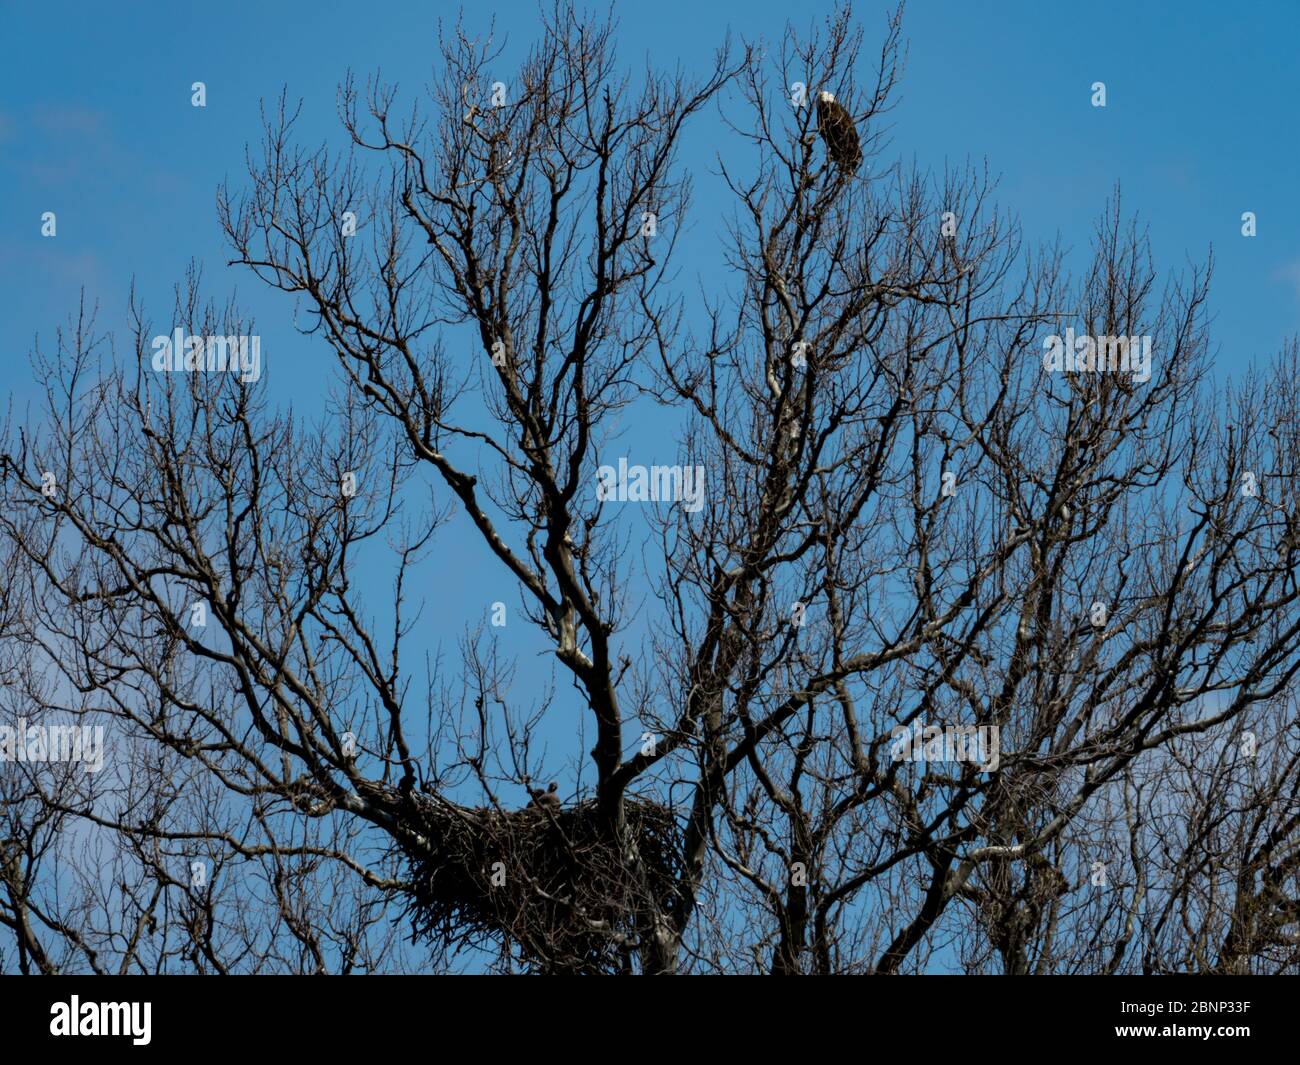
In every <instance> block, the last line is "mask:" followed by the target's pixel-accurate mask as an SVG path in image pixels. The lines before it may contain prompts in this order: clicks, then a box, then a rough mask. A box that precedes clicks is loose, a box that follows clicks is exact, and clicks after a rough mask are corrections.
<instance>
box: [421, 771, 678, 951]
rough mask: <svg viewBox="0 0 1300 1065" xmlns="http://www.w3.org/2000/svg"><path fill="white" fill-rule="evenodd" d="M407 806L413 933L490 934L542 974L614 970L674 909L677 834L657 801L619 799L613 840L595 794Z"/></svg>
mask: <svg viewBox="0 0 1300 1065" xmlns="http://www.w3.org/2000/svg"><path fill="white" fill-rule="evenodd" d="M403 805H404V809H405V810H406V811H410V812H411V813H412V814H413V815H414V820H415V821H416V822H417V824H415V825H412V826H411V827H413V828H415V829H416V830H417V831H418V833H419V836H421V837H422V839H420V840H419V841H418V842H414V841H413V842H406V843H403V844H401V845H400V849H401V852H402V853H403V855H404V857H405V859H406V861H407V863H408V867H409V875H410V881H411V887H410V889H409V892H410V898H409V902H408V905H407V915H408V916H409V917H410V918H411V920H412V924H413V928H414V933H415V936H416V938H417V939H421V938H424V939H429V940H436V941H438V942H441V943H444V944H457V943H470V942H480V943H481V942H485V941H493V942H495V943H497V944H499V945H500V946H502V947H505V948H512V947H513V948H514V949H515V950H517V952H518V954H519V956H520V957H522V958H523V959H524V961H525V962H526V963H528V964H529V965H531V966H532V967H534V968H535V969H537V970H538V971H543V972H575V973H598V972H599V973H608V972H619V971H626V970H627V969H628V968H629V966H630V964H631V957H632V954H633V953H634V952H635V951H636V949H637V947H638V943H639V937H640V936H642V935H644V934H645V933H646V930H647V929H648V928H650V927H653V925H654V922H655V919H656V918H658V919H663V918H666V917H669V916H671V914H672V913H673V911H674V908H675V907H676V905H677V898H678V896H677V893H676V892H677V885H678V883H679V881H680V876H681V873H682V870H683V863H682V843H681V832H680V827H679V825H678V822H677V819H676V818H675V817H674V816H673V815H672V813H671V811H670V810H668V809H667V808H666V807H664V806H661V805H659V804H658V803H654V802H650V801H647V800H644V799H633V798H627V799H625V800H624V811H625V813H624V824H625V830H624V832H623V834H622V835H623V838H622V840H621V842H620V841H619V840H618V839H616V838H615V834H614V833H613V832H612V831H611V830H610V829H609V828H608V827H607V826H606V825H605V824H604V823H603V822H602V820H601V819H600V818H599V817H598V816H597V810H596V804H595V803H594V802H587V803H582V804H579V805H577V806H569V807H558V806H556V807H545V806H529V807H526V808H524V809H522V810H502V809H499V808H471V807H463V806H458V805H456V804H454V803H451V802H448V801H447V800H445V799H442V798H439V797H433V796H427V795H421V794H418V793H416V794H412V795H410V796H408V797H407V801H406V802H405V803H404V804H403Z"/></svg>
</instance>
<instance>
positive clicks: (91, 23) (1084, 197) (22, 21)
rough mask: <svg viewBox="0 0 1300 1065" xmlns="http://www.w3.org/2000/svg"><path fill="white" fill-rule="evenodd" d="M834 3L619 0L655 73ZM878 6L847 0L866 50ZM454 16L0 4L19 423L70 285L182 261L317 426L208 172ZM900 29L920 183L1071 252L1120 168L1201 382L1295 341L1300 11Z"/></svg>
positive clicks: (330, 111) (452, 628)
mask: <svg viewBox="0 0 1300 1065" xmlns="http://www.w3.org/2000/svg"><path fill="white" fill-rule="evenodd" d="M831 6H832V5H831V4H830V3H828V2H825V0H816V2H810V3H802V4H798V5H792V4H789V3H775V2H772V0H743V2H742V0H720V2H714V3H708V4H704V3H699V2H698V0H694V2H682V0H657V2H655V3H653V4H649V3H636V4H632V3H621V4H617V5H616V7H615V11H616V15H617V17H618V20H619V23H620V31H619V40H620V56H621V58H622V59H623V61H625V62H626V63H628V64H629V65H632V66H638V65H640V64H641V63H642V61H643V59H644V57H645V56H646V55H647V53H648V54H649V56H650V57H651V60H652V61H653V62H654V63H656V64H657V65H661V66H664V67H673V66H676V65H677V64H678V63H680V64H681V65H682V66H683V67H684V68H686V69H687V70H690V69H692V68H697V69H702V68H703V67H704V66H705V65H706V64H707V63H708V61H709V58H710V56H711V53H712V50H713V49H714V47H715V46H716V45H717V44H718V43H720V42H721V40H722V39H723V37H724V35H725V34H726V33H727V31H728V29H730V30H731V32H732V34H733V36H735V37H744V38H748V39H757V38H760V37H767V38H776V37H778V36H779V35H780V34H781V32H782V30H783V27H784V25H785V23H786V22H787V20H792V21H793V22H794V23H795V25H796V26H797V27H806V26H807V25H808V24H809V23H810V21H812V20H816V21H818V22H820V20H821V19H822V18H823V17H824V16H825V15H826V14H828V13H829V12H830V10H831ZM891 6H892V5H887V4H883V3H878V2H876V3H859V4H857V5H855V13H856V15H857V17H858V18H859V20H860V21H861V22H862V23H863V25H864V26H865V27H866V29H867V31H868V39H869V41H870V40H872V39H874V37H875V36H877V35H878V34H879V32H880V31H881V30H883V27H884V23H885V17H886V14H887V12H888V10H890V7H891ZM303 11H309V12H310V14H308V15H305V16H304V15H303V14H302V12H303ZM493 16H495V19H496V25H497V27H498V29H499V30H503V31H505V32H506V34H507V35H508V37H509V39H510V42H511V44H512V46H514V47H513V48H512V52H516V53H517V50H519V49H523V48H526V47H527V45H528V44H529V43H530V42H531V40H532V39H533V37H534V34H535V27H536V23H537V6H536V4H535V3H534V2H533V0H522V2H514V0H510V2H505V0H502V2H498V3H495V4H492V3H478V4H475V5H473V6H472V7H471V8H470V10H469V13H468V14H467V17H466V22H467V25H468V27H469V28H470V29H471V30H486V29H487V28H488V25H489V21H490V20H491V19H492V17H493ZM455 17H456V5H455V4H451V3H437V2H431V0H425V2H416V0H404V2H372V3H369V4H364V5H358V4H355V3H352V2H340V0H314V2H313V3H311V4H310V5H303V4H294V5H288V4H270V3H265V2H263V3H257V4H254V3H249V2H245V0H235V2H227V3H222V4H201V5H193V6H191V5H180V4H176V3H175V2H174V0H173V2H170V3H139V4H133V5H130V6H127V5H108V4H89V3H69V2H59V0H44V2H41V3H21V4H19V3H3V2H0V37H2V39H3V40H4V42H5V44H6V45H7V46H8V47H6V49H5V62H4V63H3V64H0V293H3V296H2V297H0V306H3V309H4V313H3V314H2V315H0V388H2V389H3V391H4V392H5V393H8V394H10V395H12V396H13V398H14V401H15V403H16V404H17V406H18V407H19V409H20V410H21V407H22V405H23V404H24V403H25V402H27V401H28V400H30V399H32V398H34V397H35V395H36V392H35V389H34V386H33V382H32V380H31V375H30V371H29V369H28V366H27V355H28V353H29V351H30V350H31V347H32V344H33V341H34V338H36V337H37V336H39V337H41V338H42V340H43V341H45V342H48V341H51V340H52V339H53V333H54V330H55V328H56V327H57V326H58V325H60V324H61V323H62V322H63V321H64V319H65V318H66V317H67V315H68V314H69V313H70V312H72V311H73V310H74V309H75V307H76V304H77V300H78V293H79V291H80V290H81V289H82V288H83V287H84V289H85V291H86V294H87V296H88V298H89V300H90V301H96V300H97V301H98V302H99V304H100V317H99V325H100V328H101V330H116V331H119V332H121V333H122V334H123V335H124V334H125V326H126V313H125V311H126V297H127V291H128V287H129V285H130V283H131V281H132V279H133V278H134V280H135V283H136V286H137V289H138V291H139V293H140V294H141V295H142V297H143V298H144V299H145V301H146V302H147V303H148V305H149V306H150V307H151V308H152V310H153V312H154V316H155V320H156V321H157V320H159V319H163V318H165V317H166V316H167V314H168V313H169V312H170V307H171V293H172V286H173V285H174V284H175V283H176V282H177V281H179V280H180V279H181V278H182V277H183V275H184V271H185V268H186V266H187V264H188V263H189V262H190V260H191V259H195V260H198V261H199V262H200V263H201V264H203V266H204V278H205V283H204V288H205V291H206V294H207V295H208V296H209V297H211V298H213V299H215V300H217V301H218V302H222V301H224V299H225V298H227V297H228V296H230V295H232V294H233V295H236V296H237V297H238V299H239V302H240V304H241V306H242V307H243V308H244V309H246V310H248V311H251V312H252V313H253V314H254V315H255V317H256V319H257V321H258V327H259V329H258V331H259V332H260V333H261V334H262V335H263V337H264V338H265V339H264V344H263V364H264V371H265V374H266V376H267V379H268V385H269V387H270V389H271V394H272V396H273V397H275V398H277V399H278V400H280V401H282V402H289V401H291V400H292V402H294V403H295V404H296V405H298V406H299V408H300V409H302V410H303V411H304V413H308V414H310V413H312V412H313V410H314V408H315V407H316V406H317V404H318V403H319V401H320V400H321V399H323V397H324V395H325V392H326V388H327V383H328V380H329V379H330V378H331V377H332V376H333V374H334V364H333V362H332V360H331V359H330V358H329V357H328V353H327V352H323V351H322V350H321V349H320V348H318V347H313V345H312V344H311V342H310V341H308V340H304V339H303V338H300V337H298V336H296V335H295V334H294V332H293V330H292V327H291V311H292V305H291V303H290V302H289V301H288V300H287V299H286V298H285V297H284V296H282V295H279V294H276V293H270V292H268V291H266V290H264V289H263V288H262V287H261V286H260V284H259V283H258V282H256V280H255V279H253V278H252V277H251V276H250V275H248V274H247V273H244V272H242V271H239V270H237V269H235V268H228V267H226V266H225V265H224V264H225V261H226V259H227V258H228V256H227V254H226V249H225V247H224V245H223V241H222V236H221V233H220V229H219V226H218V224H217V219H216V212H215V203H214V201H215V191H216V188H217V186H218V184H219V183H220V182H221V181H222V180H223V179H226V178H229V179H231V182H232V184H233V185H234V186H236V187H238V186H239V184H240V179H241V176H242V174H243V172H244V148H245V145H246V143H248V142H250V141H256V140H257V137H258V134H259V117H258V105H259V100H261V99H263V98H265V99H268V100H269V99H272V98H274V97H275V96H276V95H277V94H278V93H279V91H280V88H281V86H287V88H288V92H289V95H290V97H291V98H297V97H302V98H304V99H305V101H306V108H305V112H304V123H303V127H302V129H303V132H304V134H305V135H306V137H307V139H309V140H311V139H329V140H330V141H331V142H332V143H334V144H336V145H338V144H341V143H342V140H341V136H340V132H339V129H338V125H337V121H336V119H335V112H334V102H335V95H334V94H335V88H336V86H337V83H338V82H339V80H340V79H341V78H342V77H343V76H344V74H345V73H346V71H347V70H348V69H349V68H351V69H352V70H354V71H356V72H358V73H359V74H361V75H363V76H364V75H365V74H367V73H370V72H373V71H375V70H380V71H382V74H383V75H384V77H385V78H386V79H387V80H389V81H396V82H398V83H400V85H401V86H402V87H403V89H404V90H406V92H405V93H404V97H405V98H408V99H409V96H410V95H411V94H414V93H418V92H419V90H420V88H421V86H422V85H423V83H424V81H425V80H426V77H427V74H428V71H429V68H430V64H431V62H432V59H433V54H434V46H435V40H436V32H437V24H438V20H439V19H443V20H445V21H453V20H454V19H455ZM904 35H905V38H906V40H907V42H908V62H907V66H906V69H905V72H904V77H903V80H902V83H901V102H900V103H899V105H898V107H897V108H896V110H895V111H894V112H892V114H891V116H890V121H891V123H892V126H893V143H892V149H891V153H892V155H893V156H895V157H898V158H902V159H905V160H909V161H910V160H912V159H915V160H916V161H917V163H918V164H920V165H921V166H922V167H926V168H932V169H934V170H937V171H940V172H941V171H942V170H943V167H944V165H945V163H949V164H953V165H956V166H961V165H963V164H964V163H966V162H967V161H970V162H971V163H973V164H975V165H976V166H977V167H983V166H985V165H987V168H988V170H989V172H990V173H991V174H992V175H994V176H997V177H999V178H1000V186H999V190H998V193H997V196H996V199H997V201H998V202H999V204H1000V205H1001V206H1002V207H1004V208H1006V209H1007V210H1009V211H1011V212H1012V213H1014V214H1015V215H1017V216H1018V217H1019V219H1020V222H1021V224H1022V227H1023V232H1024V236H1025V238H1026V242H1027V243H1028V244H1029V245H1031V246H1032V245H1034V244H1036V243H1038V242H1040V241H1041V242H1050V241H1051V240H1052V239H1053V238H1055V237H1056V236H1057V235H1058V234H1059V235H1060V236H1061V238H1062V240H1063V243H1064V244H1065V245H1066V246H1067V247H1069V248H1073V249H1075V251H1076V253H1077V257H1076V258H1072V259H1071V260H1070V262H1071V263H1072V265H1074V266H1075V267H1078V266H1080V265H1081V262H1082V256H1083V255H1084V254H1085V253H1086V249H1087V246H1088V241H1089V237H1090V234H1091V230H1092V225H1093V222H1094V219H1095V218H1096V217H1097V215H1098V214H1099V213H1100V212H1101V210H1102V209H1103V206H1104V204H1105V201H1106V199H1107V197H1108V196H1109V195H1110V194H1111V192H1112V190H1113V188H1114V186H1115V185H1116V183H1117V182H1118V183H1120V184H1121V185H1122V187H1123V196H1124V205H1125V208H1126V210H1127V211H1129V212H1137V213H1138V214H1139V216H1140V217H1141V219H1142V220H1144V221H1145V222H1146V223H1147V224H1148V225H1149V227H1150V234H1151V238H1152V244H1153V249H1154V253H1155V256H1156V265H1157V267H1158V268H1159V269H1161V270H1162V271H1168V270H1171V269H1172V270H1177V269H1179V268H1181V267H1182V266H1184V265H1185V264H1186V263H1187V262H1188V261H1191V262H1197V263H1199V262H1201V261H1203V260H1204V258H1205V257H1206V254H1207V253H1208V252H1209V250H1210V249H1211V247H1212V248H1213V251H1214V254H1215V258H1216V275H1215V280H1214V285H1213V288H1212V291H1211V302H1210V309H1211V311H1212V313H1213V314H1214V316H1215V317H1214V327H1213V333H1214V340H1215V342H1216V343H1217V352H1218V356H1217V360H1216V365H1215V372H1216V374H1217V375H1218V376H1219V377H1220V379H1221V380H1223V379H1226V378H1227V377H1229V376H1232V375H1237V374H1240V373H1241V372H1242V371H1244V370H1245V369H1246V368H1247V367H1248V366H1250V365H1251V364H1252V363H1253V362H1256V361H1258V360H1266V359H1268V358H1269V357H1271V355H1272V354H1273V353H1274V352H1275V351H1276V350H1277V349H1278V348H1279V347H1280V346H1281V345H1282V344H1283V342H1284V341H1285V340H1286V339H1287V338H1288V337H1290V336H1291V335H1293V334H1295V333H1297V332H1300V212H1297V210H1296V201H1297V198H1298V197H1300V181H1298V180H1297V175H1300V136H1297V131H1296V129H1295V125H1296V120H1295V118H1294V115H1295V106H1294V105H1295V102H1296V101H1300V64H1297V63H1296V62H1295V60H1294V45H1295V42H1296V41H1297V40H1298V39H1300V4H1296V3H1294V2H1289V0H1278V2H1271V3H1265V2H1243V3H1239V4H1236V5H1232V6H1231V7H1229V6H1227V5H1221V4H1217V3H1210V2H1189V3H1182V4H1177V5H1174V4H1155V3H1150V4H1138V3H1133V2H1131V0H1129V2H1125V3H1110V2H1093V3H1086V4H1079V3H1071V4H1065V3H1043V2H1041V0H1017V2H1002V3H980V4H973V3H964V2H963V3H958V2H939V0H913V2H912V3H910V4H909V5H908V9H907V14H906V18H905V21H904ZM194 81H203V82H205V83H206V86H207V94H208V100H207V107H206V108H202V109H198V108H194V107H192V106H191V104H190V86H191V83H192V82H194ZM1095 81H1104V82H1105V83H1106V87H1107V96H1108V106H1107V107H1106V108H1104V109H1099V108H1094V107H1092V106H1091V105H1090V95H1091V86H1092V83H1093V82H1095ZM727 136H728V133H727V131H726V129H725V127H724V126H723V125H722V124H721V123H720V122H719V120H718V118H717V116H716V114H715V113H713V112H709V113H706V114H705V115H704V116H703V117H702V118H701V120H700V122H699V125H698V126H697V127H696V128H695V130H694V132H693V134H692V135H691V137H690V139H689V140H688V142H687V145H686V151H685V153H684V155H683V157H682V162H683V163H684V165H685V166H686V167H688V168H689V169H691V170H692V171H693V172H694V175H695V204H694V209H693V215H692V218H691V220H690V226H691V230H690V234H689V238H688V244H687V248H686V250H687V251H688V252H689V251H691V250H692V249H708V248H710V247H714V246H715V245H716V240H715V238H716V237H717V236H718V235H720V234H721V233H722V232H723V220H724V217H725V216H726V215H727V214H728V213H729V212H730V210H731V201H730V200H729V199H728V198H727V194H726V191H725V189H724V188H723V187H722V184H721V182H720V181H719V180H718V179H717V178H716V177H715V176H714V174H713V173H712V169H713V168H712V162H713V159H714V153H715V152H717V151H719V150H721V151H725V150H726V137H727ZM45 211H54V212H56V213H57V217H58V236H57V237H56V238H54V239H46V238H42V236H41V233H40V228H41V215H42V213H43V212H45ZM1244 211H1253V212H1255V213H1256V215H1257V217H1258V227H1259V229H1258V232H1259V235H1258V236H1257V237H1255V238H1251V239H1247V238H1244V237H1243V236H1242V235H1241V232H1240V229H1241V214H1242V212H1244ZM716 269H718V267H717V266H716V265H714V264H711V263H710V262H709V259H708V256H707V255H703V256H698V257H695V258H692V259H690V260H688V261H686V264H685V267H684V269H683V273H682V276H681V284H682V291H683V292H684V293H685V295H686V297H687V310H688V321H689V316H690V315H692V314H698V311H699V306H698V300H696V302H695V303H692V302H691V300H692V299H693V298H694V297H695V295H696V294H697V293H698V291H699V290H700V288H701V287H702V288H703V289H704V290H706V291H708V290H710V289H713V290H721V289H723V288H725V287H726V286H727V279H726V278H725V277H718V276H715V277H710V276H709V272H710V271H713V270H716ZM696 273H698V275H699V278H698V280H699V284H698V285H697V284H696V277H695V276H694V275H695V274H696ZM1033 357H1038V353H1034V354H1033ZM659 460H667V461H673V458H672V455H671V452H670V453H668V454H660V455H651V456H648V461H659ZM440 542H441V543H442V544H443V549H444V551H445V552H448V553H447V554H443V555H442V556H441V557H442V558H444V559H446V558H454V559H455V560H456V565H455V566H453V567H445V566H444V567H442V571H441V573H440V577H439V583H438V585H437V591H438V594H439V595H440V597H441V599H442V601H444V602H449V603H458V604H464V603H476V602H477V603H482V604H484V609H485V610H486V604H488V603H490V602H491V601H493V600H496V599H503V600H506V601H508V602H510V603H511V609H512V610H513V608H514V603H515V602H516V601H517V599H516V597H515V596H514V594H513V591H512V589H511V587H510V583H509V582H508V581H507V580H506V578H505V576H504V574H503V573H502V572H501V571H500V570H499V569H497V568H494V567H492V566H491V564H490V562H489V561H488V560H487V558H486V557H485V555H484V553H483V552H482V549H481V548H480V547H479V546H478V543H477V539H476V537H475V535H474V534H473V532H472V530H469V529H467V528H466V526H465V525H464V524H463V523H460V522H458V523H454V524H453V525H452V526H450V527H449V528H448V529H446V530H445V531H444V532H443V533H442V534H441V539H440ZM471 612H472V611H471ZM465 614H466V611H465V610H459V609H458V610H451V611H448V612H444V615H443V616H444V619H445V620H446V622H447V624H446V625H444V626H442V627H441V628H437V627H435V629H433V630H431V632H433V633H435V635H436V638H437V639H441V640H442V641H443V646H444V649H445V650H447V651H448V652H449V655H450V662H451V664H452V665H454V664H455V661H456V658H455V651H454V646H455V645H454V640H455V637H456V635H457V633H458V631H459V630H460V629H461V627H462V626H463V624H464V622H465V620H466V617H465ZM448 615H450V616H448ZM521 650H522V648H521ZM523 675H524V676H527V675H528V674H527V673H525V674H523ZM561 692H562V693H563V692H564V685H563V684H561ZM570 721H571V719H570ZM552 735H553V737H554V738H555V739H556V740H564V739H565V737H564V736H563V734H562V732H559V731H557V732H555V733H553V734H552ZM564 746H565V747H569V748H572V744H571V742H570V743H565V744H564ZM574 749H576V750H585V747H578V748H574Z"/></svg>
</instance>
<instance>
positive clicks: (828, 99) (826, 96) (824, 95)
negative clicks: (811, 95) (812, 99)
mask: <svg viewBox="0 0 1300 1065" xmlns="http://www.w3.org/2000/svg"><path fill="white" fill-rule="evenodd" d="M817 99H819V100H820V101H821V102H822V103H824V104H833V103H834V102H835V97H834V96H833V95H832V94H831V93H828V92H827V91H826V90H825V89H822V91H821V92H819V93H818V94H817Z"/></svg>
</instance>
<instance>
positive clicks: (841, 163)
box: [817, 91, 862, 174]
mask: <svg viewBox="0 0 1300 1065" xmlns="http://www.w3.org/2000/svg"><path fill="white" fill-rule="evenodd" d="M817 130H818V132H819V133H821V135H822V140H824V141H825V142H826V154H827V155H828V156H830V158H831V162H833V163H834V164H835V165H836V166H837V167H839V168H840V171H841V173H845V174H852V173H854V172H855V171H856V170H857V169H858V166H859V165H860V164H861V163H862V149H861V148H860V147H859V146H858V131H857V130H856V129H854V127H853V116H852V115H850V114H849V113H848V111H846V110H845V109H844V105H843V104H839V103H836V101H835V97H834V96H832V95H831V94H830V93H828V92H825V91H822V92H821V93H819V94H818V96H817Z"/></svg>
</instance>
